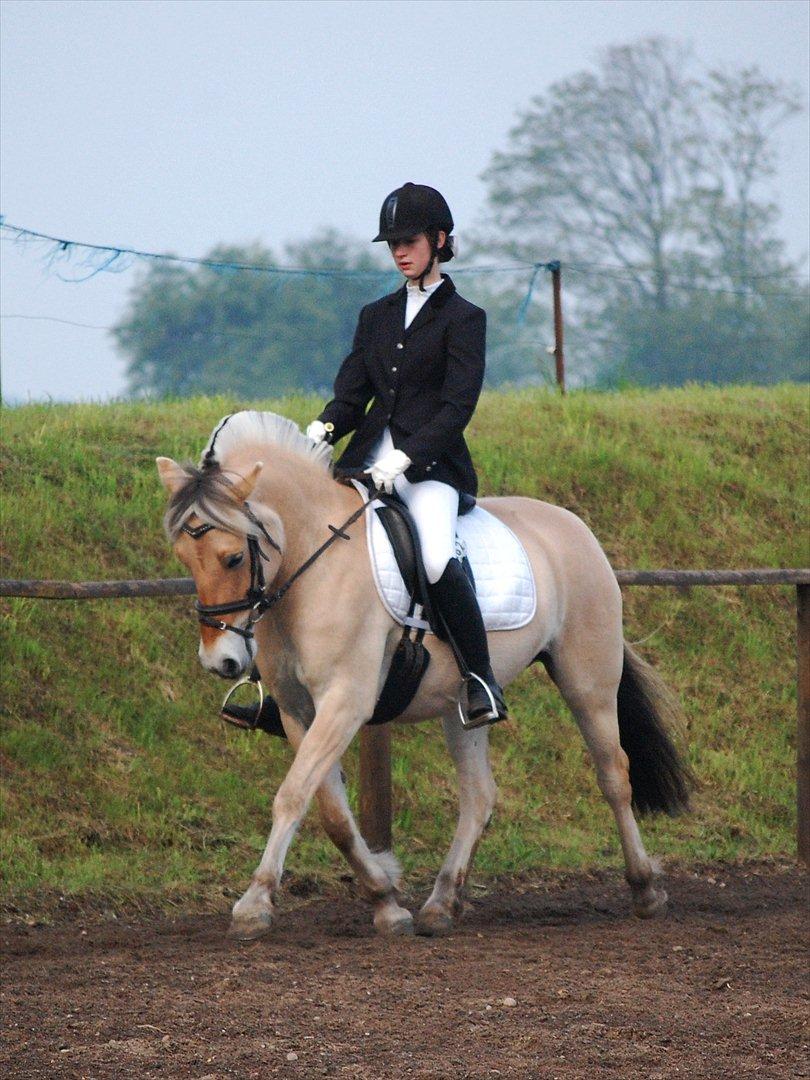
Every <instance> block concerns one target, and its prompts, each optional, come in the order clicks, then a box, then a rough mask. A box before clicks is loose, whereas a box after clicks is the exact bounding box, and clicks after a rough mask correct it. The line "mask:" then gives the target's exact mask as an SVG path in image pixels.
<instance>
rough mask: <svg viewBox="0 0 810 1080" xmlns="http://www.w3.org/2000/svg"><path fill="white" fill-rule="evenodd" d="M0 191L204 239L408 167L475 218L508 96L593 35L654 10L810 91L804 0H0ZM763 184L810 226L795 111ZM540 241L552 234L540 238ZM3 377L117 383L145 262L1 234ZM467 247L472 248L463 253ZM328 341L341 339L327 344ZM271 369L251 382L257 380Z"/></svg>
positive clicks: (357, 200) (58, 224) (118, 227)
mask: <svg viewBox="0 0 810 1080" xmlns="http://www.w3.org/2000/svg"><path fill="white" fill-rule="evenodd" d="M0 7H1V8H2V19H3V26H2V97H1V98H0V109H1V110H2V115H1V116H0V120H1V121H2V127H1V128H0V130H1V131H2V187H1V188H0V190H1V191H2V213H3V214H4V216H5V220H6V221H7V222H10V223H13V224H15V225H22V226H25V227H27V228H30V229H34V230H38V231H42V232H46V233H53V234H56V235H58V236H61V237H67V238H69V239H76V240H84V241H88V242H92V243H98V244H111V245H120V246H128V247H136V248H140V249H146V250H153V251H172V252H175V253H178V254H183V255H190V256H201V255H204V254H205V253H206V252H207V251H208V250H210V248H211V247H212V246H213V245H214V244H215V243H217V242H219V241H226V242H229V243H236V244H241V243H247V242H250V241H254V240H258V241H261V242H263V243H265V244H267V245H270V246H271V247H274V248H279V247H280V246H281V245H282V244H283V242H284V241H285V240H294V239H301V238H305V237H308V236H310V235H312V234H313V233H315V232H317V231H318V230H319V229H320V228H322V227H324V226H335V227H337V228H338V229H340V230H341V231H342V232H345V233H348V234H350V235H353V236H356V237H358V238H368V239H370V238H371V236H372V235H373V234H374V232H375V231H376V219H377V214H378V211H379V204H380V202H381V200H382V198H383V197H384V195H385V194H387V192H388V191H390V190H391V189H392V188H394V187H396V186H398V185H399V184H401V183H403V182H404V181H405V180H415V181H417V182H422V183H430V184H433V185H434V186H436V187H438V188H440V189H441V190H442V191H443V192H444V193H445V195H446V196H447V198H448V200H449V201H450V204H451V206H452V208H453V213H454V216H455V218H456V222H457V233H458V235H459V238H460V240H461V242H462V244H463V238H464V232H465V227H466V228H471V227H472V226H474V225H475V224H476V222H478V221H480V219H481V215H482V212H483V203H484V195H485V190H484V186H483V184H482V182H481V180H480V174H481V172H482V171H483V169H484V168H485V167H486V166H487V164H488V162H489V160H490V157H491V154H492V152H493V151H494V150H495V149H498V148H502V147H503V146H504V145H505V140H506V136H507V133H508V131H509V129H510V127H511V126H512V124H513V123H514V121H515V118H516V113H517V111H518V110H519V109H521V108H522V107H524V106H525V105H526V104H527V103H528V101H529V99H530V98H531V97H532V96H533V95H535V94H537V93H540V92H542V91H543V90H544V89H545V88H546V87H547V86H548V85H549V84H550V83H552V82H554V81H555V80H557V79H560V78H563V77H565V76H568V75H570V74H572V73H573V72H575V71H578V70H581V69H583V68H586V67H588V66H590V65H592V64H593V62H594V59H595V57H596V56H597V55H598V51H599V50H600V49H601V48H604V47H605V46H608V45H612V44H622V43H625V42H628V41H632V40H634V39H637V38H639V37H643V36H648V35H652V34H663V35H666V36H669V37H673V38H678V39H681V40H685V41H689V42H691V43H692V44H693V45H694V48H695V51H696V53H697V55H698V57H699V59H700V60H701V61H702V62H703V63H705V64H707V65H723V66H726V67H735V66H742V65H749V64H757V65H759V66H760V67H761V68H762V70H763V71H764V72H765V73H766V74H768V75H770V76H772V77H781V78H784V79H787V80H789V81H792V82H794V83H797V84H799V85H800V86H801V87H802V90H803V93H804V94H805V96H806V95H807V72H808V10H809V9H808V5H807V4H806V3H805V0H652V2H648V0H594V2H589V0H534V2H528V0H480V2H470V0H409V2H401V0H327V2H322V0H298V2H289V0H278V2H267V0H252V2H247V3H245V2H240V0H224V2H220V0H115V2H110V0H94V2H60V0H50V2H40V0H3V2H2V3H1V4H0ZM780 147H781V163H780V171H779V177H778V181H777V184H776V185H775V194H776V197H777V198H778V201H779V203H780V205H781V206H782V210H783V216H782V221H781V224H780V231H781V233H782V235H783V236H784V238H785V239H786V241H787V242H788V246H789V250H790V252H791V254H793V255H794V256H801V255H802V254H804V253H805V252H806V251H807V247H808V141H807V117H806V116H805V117H803V118H801V119H798V120H795V121H792V122H791V123H790V125H787V126H786V127H785V128H784V129H783V131H782V134H781V136H780ZM542 254H544V255H545V254H548V253H542ZM0 260H1V263H0V265H1V266H2V275H3V280H2V285H3V289H2V298H1V300H0V313H2V315H3V316H4V318H3V319H2V320H0V327H1V328H2V347H3V354H2V355H3V368H2V377H3V393H4V396H5V398H6V400H27V399H28V398H29V397H31V398H41V397H47V396H50V397H53V398H55V399H66V400H70V399H77V398H92V399H100V398H106V397H109V396H111V395H115V394H120V393H123V391H124V390H125V380H124V375H123V367H124V365H123V361H122V359H121V358H120V357H118V356H117V354H116V353H115V351H114V348H113V345H112V342H111V340H110V338H109V335H108V334H106V333H105V332H104V331H102V330H93V329H87V328H81V327H74V326H70V325H66V324H65V323H58V322H46V321H39V320H38V319H31V318H26V319H21V318H16V317H15V318H9V317H8V316H20V315H25V316H48V317H50V318H57V319H65V320H71V321H74V322H83V323H91V324H93V325H95V326H109V325H111V324H113V323H114V322H115V321H116V320H117V319H118V318H119V317H120V315H121V313H122V312H123V310H124V309H125V307H126V302H127V293H128V290H129V288H130V287H131V285H132V283H133V280H134V277H135V271H134V270H129V271H128V272H126V273H122V274H99V275H98V276H96V277H94V278H93V279H92V280H90V281H87V282H85V283H83V284H68V283H65V282H62V281H60V280H59V278H58V277H56V276H55V275H54V273H53V272H52V271H51V272H48V270H47V269H46V268H45V267H44V266H43V263H42V261H41V258H40V255H39V254H38V253H37V252H36V251H35V250H33V249H25V248H21V247H19V246H17V245H14V244H12V243H11V242H10V241H9V240H4V241H3V242H2V250H1V251H0ZM462 261H463V259H462ZM339 359H340V358H339V357H336V358H335V363H336V366H337V363H338V361H339ZM260 393H261V388H257V395H259V394H260Z"/></svg>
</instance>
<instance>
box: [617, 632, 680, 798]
mask: <svg viewBox="0 0 810 1080" xmlns="http://www.w3.org/2000/svg"><path fill="white" fill-rule="evenodd" d="M618 711H619V739H620V741H621V744H622V749H623V750H624V752H625V753H626V754H627V757H628V759H629V761H630V786H631V787H632V789H633V809H634V810H635V811H636V812H637V813H639V814H657V813H665V814H670V815H672V816H673V817H674V816H675V815H676V814H679V813H681V812H682V811H684V810H688V809H689V795H690V792H691V791H692V789H693V788H694V787H695V786H696V784H697V781H696V779H695V775H694V773H693V772H692V770H691V768H690V767H689V765H688V764H687V763H686V762H685V761H684V760H683V759H682V757H681V755H680V754H679V752H678V750H677V748H676V746H675V743H674V742H673V739H672V735H671V734H670V733H671V732H672V731H674V730H675V729H677V728H680V727H681V710H680V706H679V705H678V703H677V701H676V700H675V698H674V697H673V696H672V694H671V693H670V691H669V690H668V689H667V688H666V686H665V685H664V683H663V682H662V680H661V678H660V677H659V675H658V674H657V673H656V672H655V670H654V669H653V668H652V667H650V665H649V664H648V663H647V662H646V661H645V660H642V659H641V657H640V656H639V655H638V653H636V652H635V651H634V650H633V649H632V648H631V647H630V646H629V645H628V644H627V643H626V642H625V645H624V667H623V668H622V677H621V682H620V683H619V693H618Z"/></svg>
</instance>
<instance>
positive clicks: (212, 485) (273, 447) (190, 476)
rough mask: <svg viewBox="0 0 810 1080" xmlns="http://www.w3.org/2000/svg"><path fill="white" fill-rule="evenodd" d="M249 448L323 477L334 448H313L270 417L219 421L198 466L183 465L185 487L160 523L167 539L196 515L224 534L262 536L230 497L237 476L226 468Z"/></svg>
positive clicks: (289, 425)
mask: <svg viewBox="0 0 810 1080" xmlns="http://www.w3.org/2000/svg"><path fill="white" fill-rule="evenodd" d="M247 446H255V447H256V449H257V452H262V451H263V452H265V453H266V454H268V455H270V454H272V453H273V451H287V452H288V453H290V452H291V453H292V454H293V455H295V456H296V457H300V459H301V461H300V464H301V465H306V466H308V467H310V468H311V467H312V466H315V467H316V468H318V469H324V470H326V471H327V472H328V471H329V470H330V468H331V462H332V448H331V446H329V445H328V444H326V443H321V444H319V445H316V444H315V443H313V441H312V439H309V438H307V436H306V435H304V434H302V433H301V431H300V430H299V428H298V425H297V424H295V423H294V422H293V421H292V420H288V419H287V418H286V417H284V416H278V415H277V414H276V413H272V412H257V411H255V410H246V411H244V412H238V413H233V414H231V415H230V416H225V417H223V419H222V420H220V422H219V423H218V424H217V425H216V427H215V428H214V430H213V432H212V433H211V437H210V438H209V440H208V442H207V443H206V446H205V449H204V450H203V452H202V455H201V457H200V465H199V466H195V465H191V464H187V465H184V466H183V468H184V471H185V474H186V477H187V479H186V482H185V483H184V484H183V485H182V486H181V487H179V488H178V489H177V491H175V492H174V494H173V495H172V497H171V499H170V501H169V506H168V509H167V510H166V514H165V517H164V519H163V525H164V528H165V529H166V534H167V536H168V537H169V539H170V540H171V541H172V542H174V541H175V540H176V539H177V537H178V535H179V533H180V530H181V528H182V526H183V525H184V524H185V522H186V521H188V520H189V518H191V517H193V516H195V515H196V517H198V518H199V519H200V521H201V522H205V523H206V524H210V525H215V526H216V527H217V528H219V529H224V530H225V531H226V532H231V533H236V534H237V535H243V536H257V537H258V536H260V535H261V534H260V530H259V527H258V526H257V525H256V523H255V522H254V521H251V519H250V518H249V517H248V515H247V514H246V513H245V512H244V509H243V508H242V506H241V505H240V503H239V502H238V500H237V499H236V497H235V496H234V481H235V480H237V479H238V477H239V474H238V473H237V472H236V471H235V470H233V469H229V468H228V462H229V459H231V458H233V457H234V456H235V454H237V453H238V452H242V451H244V450H245V448H246V447H247Z"/></svg>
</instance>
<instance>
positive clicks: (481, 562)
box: [353, 481, 537, 630]
mask: <svg viewBox="0 0 810 1080" xmlns="http://www.w3.org/2000/svg"><path fill="white" fill-rule="evenodd" d="M353 483H354V485H355V487H356V488H357V490H358V492H359V493H360V494H361V495H362V496H363V498H365V499H367V498H368V492H367V490H366V488H364V487H363V485H362V484H359V483H357V482H356V481H353ZM382 505H383V504H382V503H381V502H380V501H379V500H376V501H375V502H373V503H372V504H371V506H370V507H369V509H368V510H367V511H366V515H365V517H366V539H367V541H368V550H369V554H370V555H371V565H372V568H373V570H374V581H375V583H376V585H377V591H378V592H379V594H380V600H381V601H382V603H383V607H384V608H385V609H386V611H387V612H388V614H389V615H390V616H391V617H392V618H393V619H395V620H396V621H397V622H398V623H401V624H402V625H404V624H405V622H406V619H407V616H408V608H409V606H410V597H409V596H408V591H407V589H406V588H405V583H404V581H403V580H402V574H401V573H400V572H399V567H398V566H397V561H396V559H395V558H394V549H393V548H392V547H391V541H390V540H389V539H388V534H387V533H386V531H385V529H384V528H383V525H382V522H381V521H380V519H379V518H378V516H377V514H376V513H374V510H375V509H376V507H378V506H382ZM456 554H457V555H459V556H460V557H461V556H463V555H465V554H466V556H467V558H468V559H469V561H470V566H471V567H472V572H473V576H474V578H475V590H476V594H477V596H478V604H479V606H480V608H481V614H482V615H483V617H484V626H485V627H486V628H487V630H517V629H519V627H521V626H525V625H526V623H528V622H530V621H531V619H532V618H533V616H534V613H535V611H536V609H537V590H536V588H535V584H534V576H533V574H532V568H531V566H530V565H529V558H528V556H527V554H526V550H525V548H524V547H523V545H522V544H521V542H520V540H518V538H517V537H516V536H515V534H514V533H513V532H512V530H511V529H510V528H509V526H508V525H504V523H503V522H502V521H499V520H498V518H496V517H494V516H493V515H492V514H490V513H488V512H487V511H486V510H484V509H483V507H481V506H475V507H474V508H473V509H472V510H471V511H470V512H469V513H467V514H464V516H463V517H460V518H459V519H458V523H457V526H456ZM408 621H411V620H408Z"/></svg>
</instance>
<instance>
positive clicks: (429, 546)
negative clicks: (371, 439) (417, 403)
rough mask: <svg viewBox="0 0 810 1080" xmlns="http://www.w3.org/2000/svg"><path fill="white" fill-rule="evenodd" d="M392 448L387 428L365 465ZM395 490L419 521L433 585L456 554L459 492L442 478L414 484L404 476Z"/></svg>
mask: <svg viewBox="0 0 810 1080" xmlns="http://www.w3.org/2000/svg"><path fill="white" fill-rule="evenodd" d="M393 449H394V443H393V440H392V438H391V433H390V431H389V430H388V428H386V429H385V432H384V433H383V437H382V439H380V441H379V442H378V443H377V445H376V446H375V447H374V450H373V451H372V452H371V453H370V454H369V456H368V458H367V459H366V467H368V466H369V465H371V463H372V462H374V461H377V460H378V458H381V457H382V456H383V454H387V453H388V451H389V450H393ZM394 490H395V491H396V493H397V495H399V497H400V499H402V501H403V502H404V503H405V504H406V506H407V507H408V509H409V510H410V512H411V515H412V516H413V519H414V521H415V522H416V530H417V532H418V533H419V543H420V544H421V546H422V559H423V560H424V563H425V573H426V574H427V579H428V581H429V582H430V584H431V585H434V584H435V583H436V582H437V581H438V580H439V578H440V577H441V576H442V574H443V573H444V569H445V567H446V566H447V564H448V562H449V561H450V560H451V559H452V558H453V557H454V556H455V553H456V518H457V517H458V492H457V491H456V489H455V488H454V487H451V486H450V484H443V483H441V481H439V480H420V481H419V483H417V484H412V483H411V482H410V480H408V479H406V477H405V476H404V475H403V476H398V477H397V478H396V480H395V481H394Z"/></svg>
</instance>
